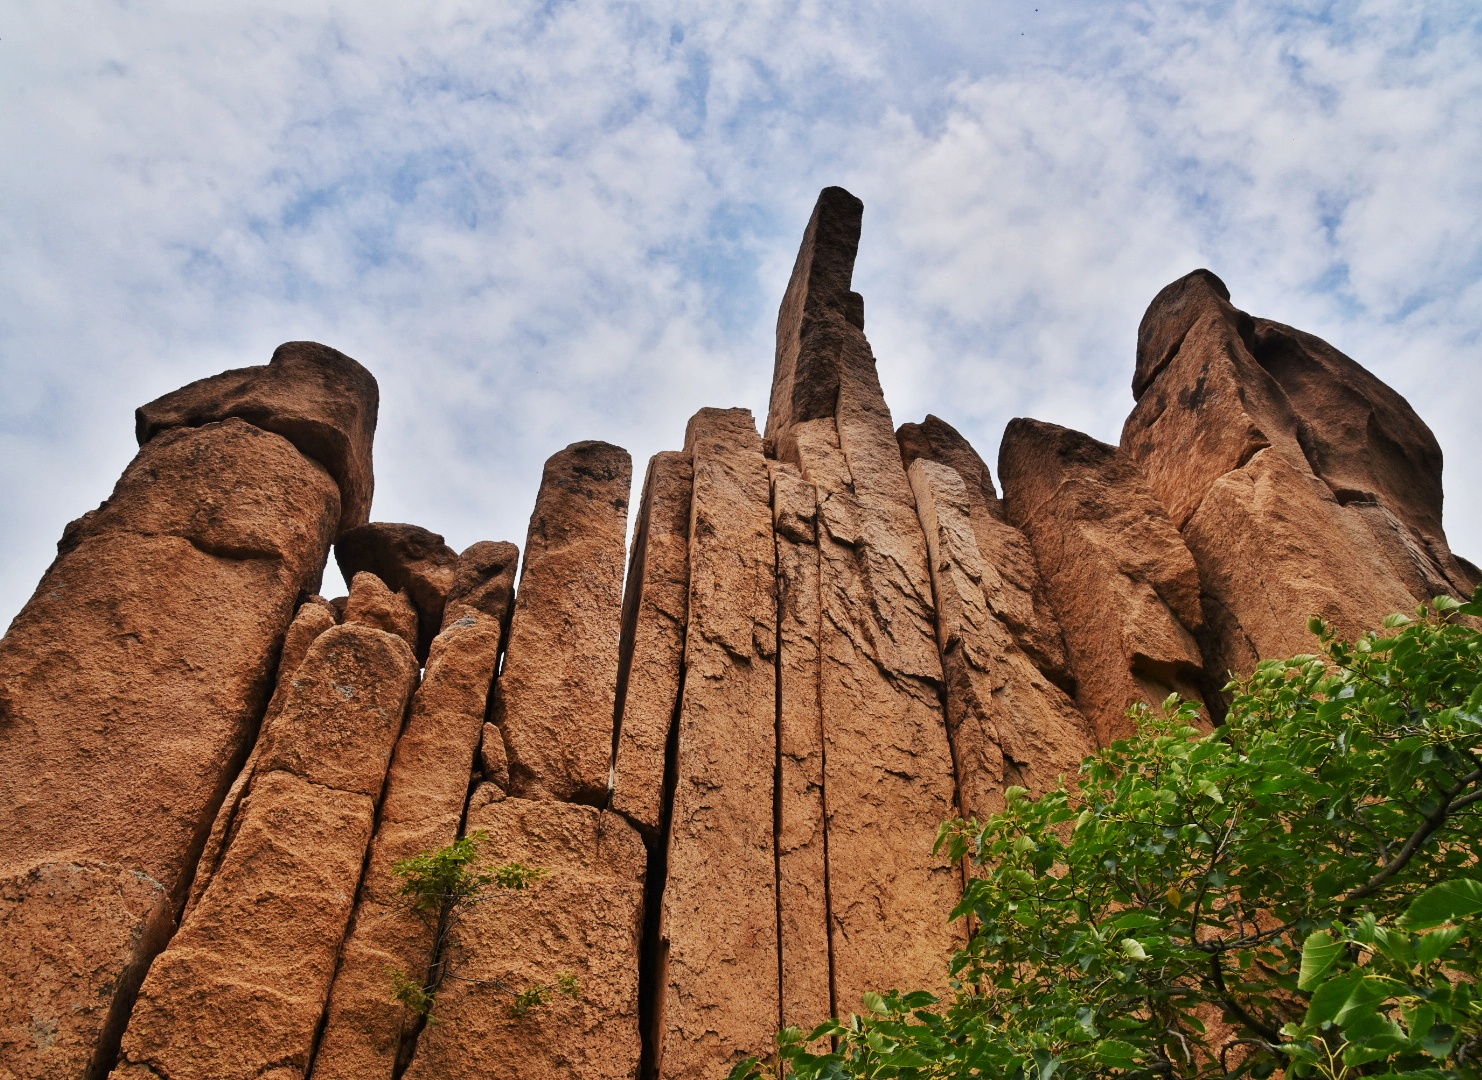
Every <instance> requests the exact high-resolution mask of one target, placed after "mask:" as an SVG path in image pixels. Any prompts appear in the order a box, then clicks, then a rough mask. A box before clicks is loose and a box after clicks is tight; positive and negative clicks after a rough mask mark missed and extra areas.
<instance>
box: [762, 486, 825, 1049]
mask: <svg viewBox="0 0 1482 1080" xmlns="http://www.w3.org/2000/svg"><path fill="white" fill-rule="evenodd" d="M774 501H775V498H774ZM773 515H774V520H775V515H776V511H775V509H774V510H773ZM780 547H781V541H780V540H779V539H778V537H777V530H776V528H775V527H774V528H773V530H772V602H773V609H774V619H773V621H774V623H775V625H776V630H777V643H776V645H775V646H774V651H773V653H772V656H773V661H774V662H773V664H772V673H773V675H774V676H775V679H776V682H775V684H774V685H775V689H774V690H773V692H772V705H773V717H774V727H773V735H772V748H773V751H774V761H773V764H772V899H773V900H774V901H776V908H777V1029H778V1030H779V1031H781V1030H782V1028H783V1026H784V1022H785V1020H786V1017H785V1016H784V1015H783V1010H784V1004H783V1002H784V999H783V993H782V991H783V985H782V620H783V617H784V613H783V610H782V555H781V551H780ZM824 865H825V866H827V862H825V864H824Z"/></svg>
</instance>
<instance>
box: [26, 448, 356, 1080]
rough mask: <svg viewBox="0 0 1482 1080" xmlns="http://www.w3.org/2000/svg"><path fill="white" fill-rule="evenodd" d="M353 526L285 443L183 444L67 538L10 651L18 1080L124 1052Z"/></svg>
mask: <svg viewBox="0 0 1482 1080" xmlns="http://www.w3.org/2000/svg"><path fill="white" fill-rule="evenodd" d="M338 518H339V494H338V492H337V491H336V489H335V485H334V482H333V481H332V480H331V479H330V477H329V476H328V475H327V474H326V473H325V472H324V470H323V469H322V468H320V467H319V466H318V465H317V464H315V463H314V462H312V461H309V460H308V459H306V458H305V457H304V456H303V455H302V454H300V453H299V452H298V451H297V450H296V449H294V447H293V446H292V445H291V444H290V443H289V442H287V441H286V440H284V439H283V438H281V437H280V436H277V435H273V434H271V433H268V432H265V431H262V430H260V429H258V428H255V427H252V426H251V425H249V424H247V423H244V422H242V421H240V420H228V421H226V422H224V423H221V424H213V425H209V426H207V427H203V428H197V429H189V430H182V431H174V432H168V433H166V434H163V435H161V436H159V437H158V438H156V439H154V440H153V441H151V442H150V443H148V444H147V445H145V446H144V447H143V448H142V449H141V450H140V451H139V454H138V456H137V457H135V459H134V461H133V462H132V463H131V464H130V465H129V467H128V469H127V470H125V472H124V474H123V476H122V477H121V478H120V480H119V482H118V485H117V487H115V488H114V491H113V494H112V496H111V497H110V498H109V499H108V501H107V502H105V503H104V504H103V505H102V506H101V507H99V508H98V509H97V510H94V511H92V512H90V513H89V514H87V515H85V516H84V517H83V518H81V519H79V520H78V521H75V522H73V523H72V524H71V525H69V526H68V527H67V530H66V532H65V533H64V534H63V541H62V543H61V545H59V554H58V556H57V559H56V561H55V562H53V563H52V565H51V567H50V568H49V569H48V570H47V572H46V575H45V576H44V577H43V578H42V580H41V583H40V585H39V586H38V587H37V590H36V593H35V595H34V596H33V597H32V598H31V600H30V601H29V602H28V603H27V604H26V606H25V607H24V608H23V609H22V610H21V612H20V614H19V615H17V616H16V619H15V621H14V622H13V623H12V624H11V627H10V630H9V632H8V633H7V634H6V636H5V638H4V640H3V642H0V790H3V791H4V792H5V795H4V801H5V809H4V812H3V813H0V923H3V925H4V927H5V932H4V933H0V1061H4V1062H5V1063H6V1065H7V1066H8V1067H9V1068H10V1069H11V1071H12V1072H13V1073H14V1074H15V1075H16V1076H19V1077H27V1078H29V1077H48V1078H50V1077H69V1076H80V1075H82V1073H83V1071H84V1069H85V1068H86V1067H87V1065H88V1062H89V1061H90V1060H91V1059H92V1058H93V1057H94V1054H95V1050H96V1051H97V1052H98V1053H100V1054H101V1055H102V1056H103V1057H104V1058H106V1057H108V1056H109V1055H110V1053H111V1051H110V1049H109V1045H110V1043H112V1044H113V1045H116V1042H115V1041H114V1040H116V1039H117V1036H118V1031H119V1029H120V1028H121V1025H122V1021H123V1019H124V1017H125V1016H126V1015H127V1013H126V1010H127V1007H128V1003H129V1000H130V999H131V996H132V993H133V991H134V989H135V988H137V986H138V979H139V978H140V977H142V975H143V965H145V964H147V963H148V961H149V958H150V956H152V955H153V953H154V951H155V950H157V949H158V948H159V946H160V945H161V944H163V937H164V935H165V934H167V933H168V930H169V927H170V924H171V923H172V922H173V920H174V918H175V917H176V915H177V914H178V913H179V911H180V908H181V906H182V905H183V902H184V900H185V897H186V892H187V889H188V887H189V874H190V869H191V867H192V866H193V864H194V859H195V855H196V853H197V852H198V851H199V850H200V848H201V846H202V844H203V843H204V841H205V838H206V834H207V832H208V830H209V829H210V826H211V822H212V819H213V817H214V815H215V811H216V808H217V806H218V805H219V804H220V801H221V799H222V797H223V796H224V795H225V793H226V789H227V788H228V787H229V786H230V784H231V780H232V777H233V776H234V775H235V773H236V770H237V768H238V767H239V765H240V763H241V762H242V760H243V759H244V758H245V757H246V754H247V748H248V745H249V742H250V740H251V739H252V737H253V735H254V734H255V732H256V730H257V726H258V723H259V721H260V719H261V716H262V713H263V709H264V706H265V705H266V702H267V698H268V692H269V690H270V688H271V685H272V683H271V680H272V674H273V668H274V664H275V661H276V659H277V654H278V650H279V648H280V645H281V643H282V640H283V635H284V631H285V630H286V629H287V627H288V624H289V621H290V620H291V618H292V615H293V610H294V605H295V603H296V601H297V599H298V597H299V595H300V594H301V593H303V592H306V591H312V590H313V589H314V588H316V587H317V585H318V580H319V568H320V567H321V566H322V565H323V560H324V556H325V552H326V550H327V547H328V544H329V541H330V539H331V537H332V535H333V531H334V528H335V523H336V521H337V520H338ZM146 778H147V780H146ZM22 904H23V905H24V914H21V909H20V908H19V907H18V906H17V905H22ZM110 1010H115V1011H114V1012H113V1015H112V1020H111V1021H110ZM99 1048H101V1049H99ZM105 1067H106V1063H105Z"/></svg>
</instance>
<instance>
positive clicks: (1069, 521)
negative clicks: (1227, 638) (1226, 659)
mask: <svg viewBox="0 0 1482 1080" xmlns="http://www.w3.org/2000/svg"><path fill="white" fill-rule="evenodd" d="M998 460H999V466H998V471H999V475H1000V476H1001V477H1003V484H1004V492H1005V499H1004V504H1005V508H1006V509H1007V511H1008V515H1009V520H1010V521H1012V522H1013V523H1014V524H1015V525H1017V526H1019V528H1021V529H1023V530H1024V532H1025V534H1026V535H1028V537H1029V539H1030V541H1031V542H1032V543H1033V545H1034V553H1035V555H1036V556H1037V558H1038V561H1039V566H1040V570H1041V572H1042V573H1043V575H1044V581H1045V585H1046V588H1047V590H1048V592H1049V595H1050V598H1051V600H1052V602H1053V603H1054V604H1055V607H1056V610H1057V611H1058V612H1059V614H1060V621H1061V624H1062V625H1063V626H1064V627H1065V637H1066V644H1067V646H1068V647H1069V651H1070V663H1071V667H1072V669H1073V670H1074V672H1075V678H1076V686H1077V687H1078V690H1077V694H1076V701H1077V704H1079V706H1080V708H1081V711H1082V712H1083V713H1085V714H1086V716H1087V717H1088V718H1089V719H1090V720H1091V723H1092V724H1093V725H1094V726H1095V730H1096V734H1097V737H1098V739H1099V741H1100V742H1101V744H1102V745H1107V744H1109V743H1111V742H1112V741H1113V740H1116V739H1121V738H1125V737H1127V736H1128V735H1131V734H1132V732H1133V726H1132V721H1131V720H1130V719H1129V717H1128V715H1127V710H1128V708H1129V707H1130V706H1132V705H1134V704H1137V703H1139V702H1140V703H1144V704H1147V705H1150V706H1153V707H1157V706H1158V705H1159V704H1161V702H1162V701H1163V700H1164V699H1165V698H1166V697H1167V696H1168V695H1169V694H1171V693H1177V694H1180V695H1181V696H1183V697H1185V698H1189V699H1193V700H1201V701H1202V700H1203V697H1202V690H1203V685H1204V683H1205V678H1204V671H1203V668H1202V657H1201V655H1200V652H1199V643H1198V639H1199V636H1200V635H1202V634H1203V632H1204V611H1203V607H1202V605H1201V604H1200V602H1199V571H1198V568H1197V567H1195V565H1194V559H1193V557H1192V556H1191V555H1190V554H1189V551H1188V548H1186V547H1185V546H1184V543H1183V540H1182V538H1181V537H1180V536H1179V534H1178V530H1177V529H1175V528H1174V527H1173V523H1172V522H1170V521H1169V520H1168V515H1167V513H1166V512H1165V511H1164V509H1163V505H1162V504H1161V503H1160V502H1158V500H1157V499H1156V498H1155V497H1154V496H1153V494H1152V492H1151V491H1149V490H1148V487H1147V484H1146V482H1145V481H1144V479H1143V475H1142V470H1141V469H1139V468H1138V466H1137V463H1136V462H1134V461H1133V460H1132V458H1131V457H1129V456H1128V455H1127V454H1125V453H1123V452H1122V451H1121V450H1120V449H1118V448H1117V447H1115V446H1108V445H1107V444H1106V443H1103V442H1098V441H1097V440H1095V439H1093V438H1091V437H1090V436H1089V435H1083V434H1081V433H1080V432H1079V431H1072V430H1071V429H1069V428H1063V427H1058V426H1056V425H1054V424H1045V423H1041V422H1040V421H1038V420H1024V419H1019V420H1014V421H1012V422H1011V423H1010V424H1009V426H1008V430H1007V431H1005V432H1004V436H1003V446H1002V448H1001V449H1000V451H999V459H998Z"/></svg>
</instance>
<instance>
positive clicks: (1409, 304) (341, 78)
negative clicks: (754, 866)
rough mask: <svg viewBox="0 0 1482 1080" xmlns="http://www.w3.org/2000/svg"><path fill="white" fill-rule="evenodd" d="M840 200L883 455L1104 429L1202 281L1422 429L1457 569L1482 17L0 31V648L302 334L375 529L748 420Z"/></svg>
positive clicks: (880, 18)
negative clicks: (951, 441) (354, 437)
mask: <svg viewBox="0 0 1482 1080" xmlns="http://www.w3.org/2000/svg"><path fill="white" fill-rule="evenodd" d="M830 184H839V185H842V186H844V187H847V188H849V189H850V190H851V191H853V192H854V193H855V194H856V195H858V196H859V197H860V198H861V199H863V200H864V203H865V219H864V234H863V238H862V242H861V245H860V253H859V260H858V263H857V266H856V272H855V287H856V289H858V290H859V291H860V292H862V293H863V294H864V297H865V304H866V330H867V333H868V335H869V337H870V340H871V343H872V345H873V347H874V350H875V354H876V356H877V358H878V362H879V370H880V377H881V381H882V383H883V384H884V388H885V392H886V396H887V398H888V400H889V401H890V404H891V407H892V410H893V413H894V416H895V420H896V422H897V423H902V422H905V421H908V420H920V419H921V418H922V417H923V416H924V415H925V414H926V413H928V412H934V413H936V414H937V415H939V416H941V417H943V418H944V419H946V420H948V421H949V422H950V423H952V424H954V425H955V426H957V427H958V428H959V429H960V430H962V431H963V433H964V434H966V435H967V436H968V437H969V438H970V439H971V440H972V441H973V442H974V444H975V445H976V447H977V448H978V450H979V451H980V453H981V454H982V455H983V457H984V458H985V459H986V460H987V461H988V462H989V464H990V465H992V464H993V463H994V462H995V461H996V457H997V452H998V442H999V438H1000V436H1001V434H1002V431H1003V428H1004V425H1005V424H1006V423H1007V422H1008V420H1009V419H1011V418H1012V417H1015V416H1034V417H1038V418H1039V419H1042V420H1048V421H1052V422H1055V423H1058V424H1064V425H1068V426H1071V427H1076V428H1079V429H1081V430H1083V431H1086V432H1089V433H1090V434H1092V435H1094V436H1096V437H1098V438H1101V439H1104V440H1107V441H1110V442H1115V441H1117V438H1118V436H1119V433H1120V430H1121V424H1122V421H1123V419H1124V418H1125V416H1126V414H1127V412H1128V411H1129V410H1130V408H1131V406H1132V396H1131V390H1130V381H1131V376H1132V366H1133V358H1134V346H1135V341H1136V330H1137V324H1138V321H1139V319H1140V318H1141V316H1142V313H1143V311H1144V310H1145V308H1146V306H1147V304H1148V302H1149V301H1150V300H1151V299H1152V297H1153V296H1154V294H1155V293H1156V292H1157V291H1158V289H1160V288H1161V287H1162V286H1163V285H1165V284H1167V283H1168V282H1170V281H1172V280H1173V279H1175V278H1177V277H1179V276H1181V275H1182V274H1184V273H1187V272H1188V271H1189V270H1192V269H1194V268H1196V267H1201V266H1204V267H1208V268H1210V269H1212V270H1214V271H1215V272H1216V273H1217V274H1219V275H1220V276H1221V277H1222V278H1223V279H1224V280H1225V282H1226V283H1227V284H1228V285H1229V287H1230V290H1231V293H1232V296H1233V300H1234V302H1235V304H1236V305H1237V306H1239V307H1241V308H1243V309H1244V310H1246V311H1249V312H1251V313H1252V314H1254V315H1258V316H1262V317H1266V318H1271V319H1275V320H1278V321H1280V322H1285V323H1289V324H1291V325H1294V326H1297V327H1300V328H1301V329H1304V330H1307V331H1309V332H1311V333H1315V334H1317V335H1319V336H1321V337H1323V338H1325V339H1326V340H1328V341H1329V342H1331V343H1332V344H1333V345H1335V346H1337V347H1338V348H1339V349H1341V350H1343V351H1344V352H1346V353H1348V354H1349V355H1350V356H1352V357H1353V358H1354V359H1356V360H1358V361H1359V362H1360V363H1361V364H1363V365H1365V366H1366V367H1368V368H1369V369H1370V370H1372V371H1374V372H1375V373H1376V374H1377V375H1379V377H1381V378H1382V379H1384V380H1385V381H1387V382H1388V383H1389V384H1390V385H1392V386H1394V387H1395V388H1396V389H1397V390H1399V391H1400V393H1402V394H1403V395H1405V397H1406V398H1408V399H1409V401H1410V402H1411V404H1412V405H1413V406H1414V407H1415V408H1416V410H1417V411H1418V412H1419V413H1420V415H1421V416H1422V417H1423V418H1424V419H1425V420H1426V421H1427V422H1428V423H1429V424H1430V426H1431V428H1432V429H1433V430H1434V431H1435V433H1436V435H1437V437H1438V439H1439V440H1440V443H1441V446H1442V448H1443V450H1444V452H1445V454H1446V490H1447V493H1448V495H1447V504H1446V527H1447V530H1448V534H1449V536H1450V539H1451V543H1452V546H1453V548H1454V549H1455V550H1457V551H1458V552H1459V553H1460V554H1463V555H1466V556H1468V557H1470V558H1472V559H1473V560H1477V561H1482V497H1479V495H1478V492H1479V489H1482V463H1479V459H1482V428H1479V425H1478V424H1477V423H1476V421H1475V419H1474V418H1475V417H1476V415H1477V413H1478V403H1479V401H1482V6H1478V5H1476V4H1475V3H1473V2H1461V3H1448V2H1445V0H1439V2H1432V3H1423V4H1422V3H1405V2H1372V3H1370V2H1351V3H1338V2H1334V3H1311V4H1289V3H1288V4H1283V3H1265V2H1242V0H1234V2H1230V3H1222V4H1208V3H1179V2H1171V0H1170V2H1166V3H1165V2H1120V0H1095V2H1085V3H1069V2H1059V3H1057V2H1053V0H1026V2H1019V0H994V2H976V3H975V2H972V0H962V2H958V3H953V4H947V3H940V2H935V0H933V2H923V3H920V4H917V5H913V6H907V5H903V4H890V3H881V2H877V0H840V2H833V0H827V2H816V0H792V2H773V0H755V2H749V3H740V4H735V5H720V4H716V5H699V4H686V3H678V2H674V3H664V2H653V3H639V4H633V3H615V2H608V0H548V2H543V3H534V2H526V0H500V2H499V3H487V2H485V3H463V2H444V0H419V2H418V3H415V4H411V3H399V4H389V3H382V2H380V0H356V2H355V3H338V2H325V0H291V2H289V0H283V2H264V0H234V2H232V3H214V2H202V0H191V2H189V3H185V2H178V3H169V2H155V0H116V2H108V0H93V2H79V0H9V2H8V3H7V4H6V5H5V7H4V9H3V10H0V555H3V557H0V625H5V624H6V623H8V622H9V620H10V618H11V617H12V616H13V615H14V613H15V612H16V611H18V610H19V609H20V607H21V605H22V604H23V603H24V602H25V600H26V599H27V598H28V597H29V595H30V593H31V591H32V589H33V588H34V587H35V584H36V581H37V579H38V578H39V577H40V575H41V573H42V572H43V571H44V570H45V568H46V566H47V565H48V563H49V562H50V560H51V558H52V556H53V555H54V553H55V543H56V540H57V538H58V537H59V536H60V535H61V532H62V528H63V526H64V525H65V524H66V522H68V521H69V520H71V519H72V518H74V517H77V516H78V515H80V514H82V513H83V512H84V511H86V510H88V509H90V508H91V507H93V506H95V505H96V504H97V503H98V502H100V501H101V500H102V499H104V498H106V497H107V495H108V493H109V491H110V490H111V488H112V486H113V483H114V481H115V480H116V478H117V476H118V474H119V473H120V471H121V470H122V469H123V467H124V466H125V465H126V464H127V463H128V461H129V459H130V457H131V456H132V454H133V453H134V450H135V445H134V440H133V410H134V409H135V408H136V407H137V406H138V405H141V404H143V403H144V402H146V401H149V400H151V399H153V398H155V397H157V396H159V395H160V394H163V393H165V392H167V391H169V390H171V389H174V388H175V387H177V386H180V385H182V384H183V383H186V382H188V381H191V380H193V379H197V378H201V377H203V376H206V375H211V374H214V373H216V372H218V371H220V370H223V369H225V368H229V367H240V366H245V365H248V364H260V363H265V362H266V361H267V359H268V357H269V356H270V355H271V354H272V351H273V348H274V347H275V346H276V345H278V344H279V343H280V342H283V341H289V340H300V339H310V340H316V341H321V342H324V343H326V344H329V345H332V346H334V347H335V348H338V349H340V350H341V351H343V352H346V353H348V354H349V355H351V356H353V357H355V358H356V359H357V360H359V361H360V362H361V363H363V364H365V365H366V366H367V367H368V368H369V369H370V370H371V371H372V372H373V373H374V374H375V375H376V377H377V379H378V380H379V382H380V387H381V412H380V427H379V430H378V432H377V435H376V447H375V461H376V498H375V504H374V507H373V511H372V517H373V518H374V519H376V520H382V521H407V522H413V523H416V524H419V525H423V526H425V527H427V528H430V529H433V530H434V531H436V532H439V533H442V534H443V535H444V536H445V537H446V538H447V540H448V542H449V543H450V544H451V545H452V546H453V547H455V548H458V549H461V548H463V547H465V546H467V545H468V544H471V543H473V542H475V541H477V540H484V539H495V540H505V539H507V540H512V541H514V542H516V543H519V544H521V545H522V546H523V542H524V538H525V530H526V525H527V522H528V518H529V514H530V511H531V508H532V506H533V503H534V497H535V490H536V486H537V484H538V482H539V478H540V470H541V465H542V463H543V462H544V460H545V459H546V458H547V457H548V456H550V455H551V454H552V453H554V452H556V451H557V450H559V449H561V448H562V447H563V446H566V445H567V444H569V443H571V442H574V441H577V440H581V439H605V440H608V441H610V442H614V443H617V444H618V445H620V446H623V447H626V448H627V449H628V450H629V451H630V452H631V453H632V454H633V457H634V462H635V473H636V474H637V478H638V479H641V475H642V471H643V468H644V466H645V463H646V461H647V459H648V457H649V456H650V455H652V454H653V453H655V452H657V451H659V450H664V449H674V448H677V447H678V446H679V445H680V444H681V443H682V440H683V435H684V426H685V421H686V419H687V418H688V417H689V416H690V415H691V414H693V413H694V412H695V411H696V410H697V409H699V408H701V407H704V406H721V407H729V406H744V407H748V408H750V409H752V410H753V412H755V413H756V414H757V415H758V416H759V417H764V416H765V412H766V406H767V396H768V387H769V383H770V377H771V366H772V335H773V327H774V325H775V319H776V309H777V304H778V302H779V301H780V299H781V296H782V291H783V288H784V287H785V285H786V281H787V277H788V273H789V271H790V269H791V266H792V261H793V258H794V255H795V254H796V250H797V245H798V241H799V239H800V238H801V235H802V231H803V227H804V225H805V224H806V222H807V218H808V214H809V211H810V210H811V207H812V203H813V201H814V199H815V198H816V196H817V193H818V190H819V189H820V188H822V187H824V186H827V185H830ZM334 577H335V575H334V573H333V571H331V573H330V575H329V578H330V580H329V581H327V583H326V586H325V588H326V590H329V591H334V590H335V589H336V588H337V587H338V585H339V583H338V582H337V581H335V580H333V579H334Z"/></svg>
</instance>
